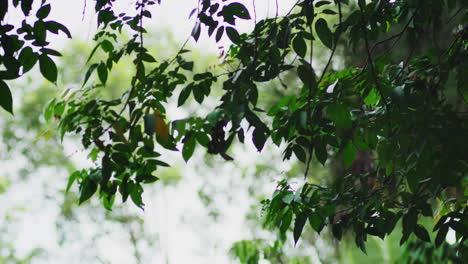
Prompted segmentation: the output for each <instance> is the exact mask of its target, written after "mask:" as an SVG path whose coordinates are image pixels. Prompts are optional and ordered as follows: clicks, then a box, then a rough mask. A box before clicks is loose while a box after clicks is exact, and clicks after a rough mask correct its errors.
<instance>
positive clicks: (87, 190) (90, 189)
mask: <svg viewBox="0 0 468 264" xmlns="http://www.w3.org/2000/svg"><path fill="white" fill-rule="evenodd" d="M96 190H97V185H96V183H95V182H94V181H92V180H91V178H90V177H87V178H85V179H83V181H82V182H81V186H80V201H79V204H82V203H83V202H85V201H86V200H88V199H89V198H91V196H93V194H94V193H95V192H96Z"/></svg>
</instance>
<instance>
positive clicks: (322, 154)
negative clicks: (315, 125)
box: [315, 138, 328, 165]
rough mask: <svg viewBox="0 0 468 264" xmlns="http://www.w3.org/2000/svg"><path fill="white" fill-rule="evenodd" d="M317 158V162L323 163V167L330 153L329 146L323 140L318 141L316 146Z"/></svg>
mask: <svg viewBox="0 0 468 264" xmlns="http://www.w3.org/2000/svg"><path fill="white" fill-rule="evenodd" d="M315 156H316V157H317V160H318V161H319V162H320V163H322V165H325V162H326V161H327V157H328V153H327V144H326V142H325V140H324V139H323V138H322V139H320V140H318V141H317V144H316V145H315Z"/></svg>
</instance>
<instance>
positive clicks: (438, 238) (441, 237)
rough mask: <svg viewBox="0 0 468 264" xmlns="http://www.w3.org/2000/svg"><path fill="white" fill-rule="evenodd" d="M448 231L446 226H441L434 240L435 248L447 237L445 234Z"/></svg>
mask: <svg viewBox="0 0 468 264" xmlns="http://www.w3.org/2000/svg"><path fill="white" fill-rule="evenodd" d="M448 231H449V227H448V225H444V226H442V228H440V230H439V232H438V233H437V236H436V239H435V246H436V247H439V246H440V245H441V244H442V243H443V242H444V241H445V238H446V237H447V233H448Z"/></svg>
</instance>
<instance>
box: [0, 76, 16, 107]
mask: <svg viewBox="0 0 468 264" xmlns="http://www.w3.org/2000/svg"><path fill="white" fill-rule="evenodd" d="M0 106H1V107H2V108H3V109H5V110H6V111H8V112H10V113H11V114H13V97H12V95H11V91H10V88H9V87H8V85H7V84H6V82H4V81H2V80H0Z"/></svg>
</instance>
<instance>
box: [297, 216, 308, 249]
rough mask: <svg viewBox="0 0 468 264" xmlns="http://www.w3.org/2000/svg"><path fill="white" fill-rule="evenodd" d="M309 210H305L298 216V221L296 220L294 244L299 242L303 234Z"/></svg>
mask: <svg viewBox="0 0 468 264" xmlns="http://www.w3.org/2000/svg"><path fill="white" fill-rule="evenodd" d="M309 213H310V212H309V211H303V212H301V213H300V214H299V215H297V216H296V221H295V222H294V231H293V235H294V245H296V244H297V241H298V240H299V237H300V236H301V234H302V230H303V229H304V225H305V223H306V222H307V218H308V216H309Z"/></svg>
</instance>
